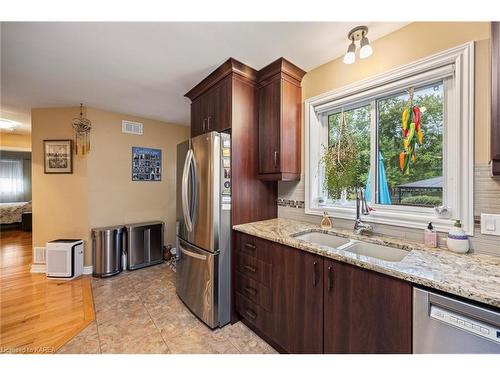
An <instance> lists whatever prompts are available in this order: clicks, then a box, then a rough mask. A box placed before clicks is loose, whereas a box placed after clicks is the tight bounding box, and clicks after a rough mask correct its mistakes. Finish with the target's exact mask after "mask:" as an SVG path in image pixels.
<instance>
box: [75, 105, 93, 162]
mask: <svg viewBox="0 0 500 375" xmlns="http://www.w3.org/2000/svg"><path fill="white" fill-rule="evenodd" d="M71 125H72V126H73V132H74V137H75V154H76V155H78V154H81V155H85V154H88V153H89V152H90V129H92V123H91V122H90V120H89V119H86V118H85V117H83V104H82V103H80V117H79V118H74V119H73V122H72V123H71Z"/></svg>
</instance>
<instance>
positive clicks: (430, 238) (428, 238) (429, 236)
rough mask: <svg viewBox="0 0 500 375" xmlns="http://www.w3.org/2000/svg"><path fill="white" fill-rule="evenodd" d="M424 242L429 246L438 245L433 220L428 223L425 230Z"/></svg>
mask: <svg viewBox="0 0 500 375" xmlns="http://www.w3.org/2000/svg"><path fill="white" fill-rule="evenodd" d="M424 243H425V245H426V246H429V247H437V232H436V231H435V230H434V227H433V226H432V222H430V223H429V225H427V228H426V229H425V232H424Z"/></svg>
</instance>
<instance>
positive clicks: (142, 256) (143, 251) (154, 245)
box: [125, 221, 164, 271]
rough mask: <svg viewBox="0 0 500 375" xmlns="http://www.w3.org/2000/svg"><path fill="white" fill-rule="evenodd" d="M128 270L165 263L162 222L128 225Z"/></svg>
mask: <svg viewBox="0 0 500 375" xmlns="http://www.w3.org/2000/svg"><path fill="white" fill-rule="evenodd" d="M125 228H126V236H125V237H126V238H127V269H128V270H130V271H133V270H136V269H138V268H143V267H147V266H152V265H153V264H158V263H161V262H163V243H164V240H163V232H164V223H163V222H162V221H150V222H146V223H135V224H127V225H125Z"/></svg>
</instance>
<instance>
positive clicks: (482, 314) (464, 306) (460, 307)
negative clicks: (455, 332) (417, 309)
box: [427, 292, 500, 327]
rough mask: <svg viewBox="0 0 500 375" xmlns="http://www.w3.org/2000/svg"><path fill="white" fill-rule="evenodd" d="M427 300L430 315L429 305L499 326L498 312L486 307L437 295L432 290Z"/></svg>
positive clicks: (499, 315)
mask: <svg viewBox="0 0 500 375" xmlns="http://www.w3.org/2000/svg"><path fill="white" fill-rule="evenodd" d="M428 296H429V300H428V311H427V313H428V314H429V316H430V313H431V306H432V305H434V306H438V307H443V308H445V309H447V310H451V311H455V312H456V313H459V314H461V315H464V316H467V317H470V318H473V319H477V320H481V321H483V322H485V323H489V324H491V325H493V326H496V327H498V326H500V313H499V312H496V311H493V310H488V309H486V308H483V307H480V306H476V305H472V304H470V303H467V302H462V301H459V300H456V299H452V298H449V297H445V296H442V295H438V294H435V293H432V292H428Z"/></svg>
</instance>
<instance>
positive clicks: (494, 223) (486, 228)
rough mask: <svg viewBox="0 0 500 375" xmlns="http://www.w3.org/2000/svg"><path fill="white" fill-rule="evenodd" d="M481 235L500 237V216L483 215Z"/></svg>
mask: <svg viewBox="0 0 500 375" xmlns="http://www.w3.org/2000/svg"><path fill="white" fill-rule="evenodd" d="M481 233H482V234H491V235H493V236H500V215H495V214H481Z"/></svg>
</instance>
